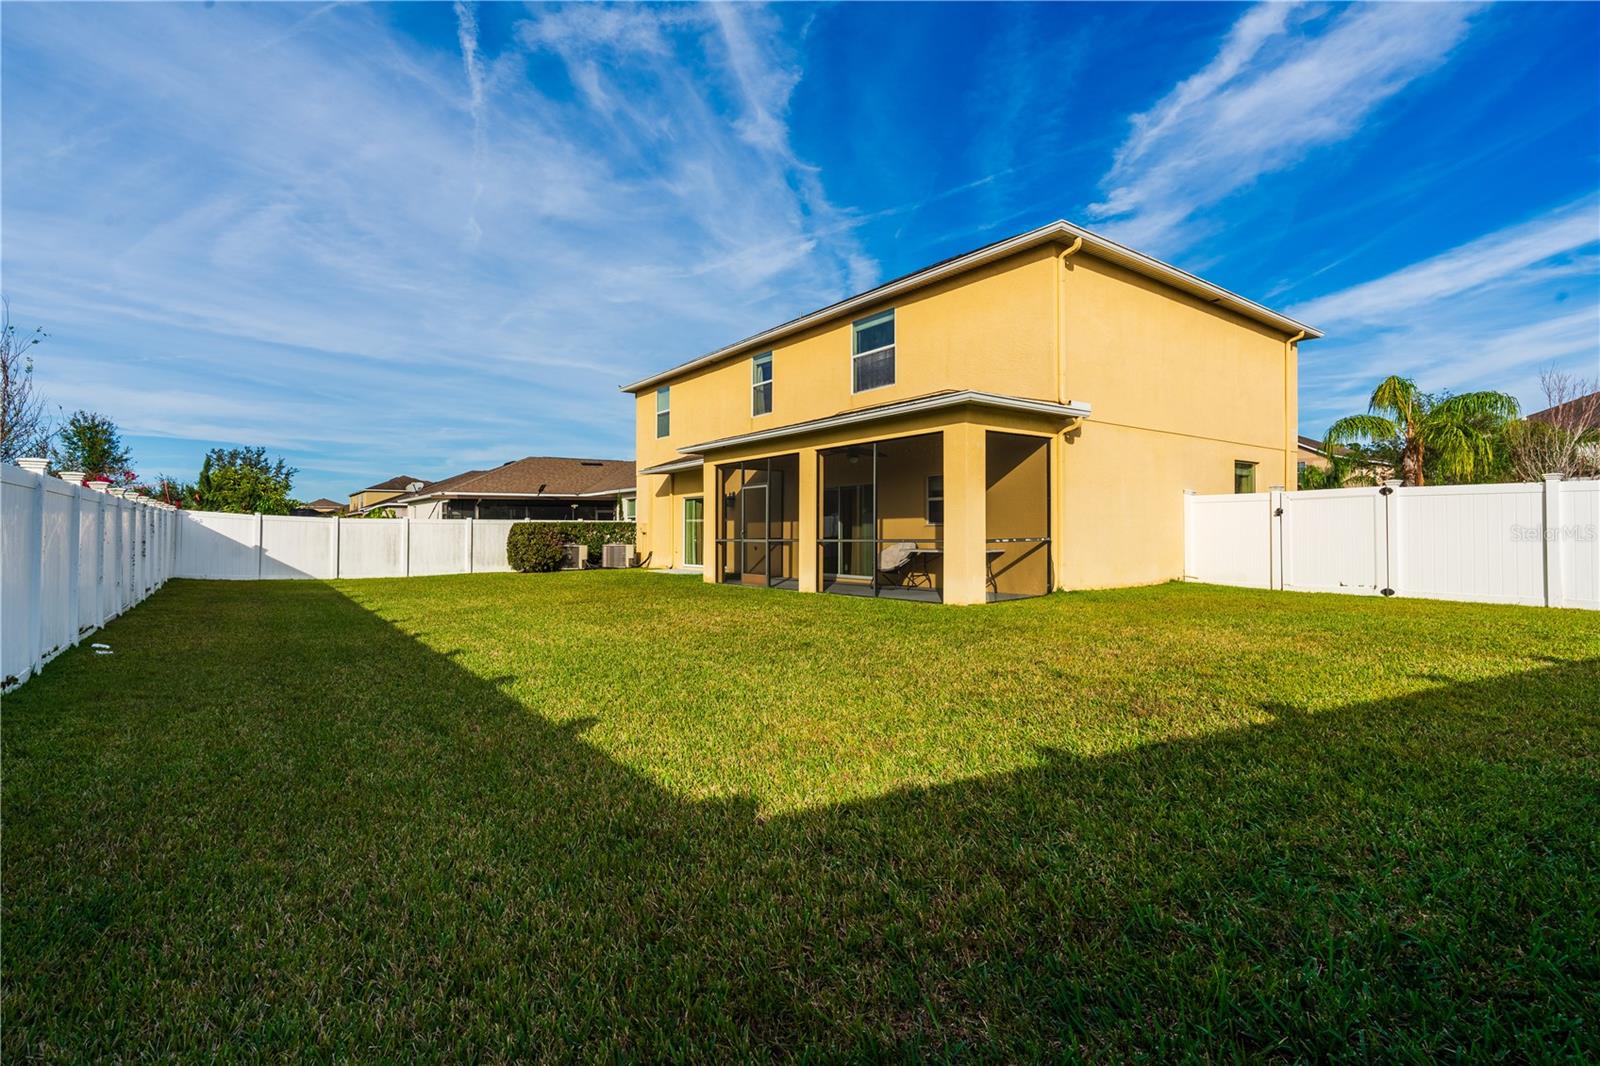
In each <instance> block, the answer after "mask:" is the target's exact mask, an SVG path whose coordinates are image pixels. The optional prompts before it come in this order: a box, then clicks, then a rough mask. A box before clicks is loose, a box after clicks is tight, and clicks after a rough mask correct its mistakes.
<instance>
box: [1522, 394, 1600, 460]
mask: <svg viewBox="0 0 1600 1066" xmlns="http://www.w3.org/2000/svg"><path fill="white" fill-rule="evenodd" d="M1528 421H1530V422H1547V423H1549V424H1550V425H1553V426H1560V427H1561V428H1563V429H1566V430H1568V431H1569V432H1571V433H1574V434H1576V435H1578V436H1579V437H1580V439H1581V438H1582V437H1583V435H1584V434H1591V435H1592V434H1594V433H1595V431H1597V430H1600V392H1589V393H1585V394H1583V395H1582V396H1576V397H1574V398H1572V399H1570V400H1568V401H1566V402H1565V403H1558V404H1556V405H1555V406H1554V407H1546V408H1545V409H1544V410H1542V411H1535V412H1533V414H1531V415H1529V416H1528ZM1577 460H1578V469H1577V471H1576V472H1577V474H1578V475H1579V476H1581V477H1595V476H1597V475H1600V442H1595V441H1594V440H1593V439H1592V436H1591V438H1590V440H1589V442H1588V443H1585V444H1582V445H1580V446H1579V448H1578V454H1577Z"/></svg>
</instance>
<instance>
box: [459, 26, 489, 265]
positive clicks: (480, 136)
mask: <svg viewBox="0 0 1600 1066" xmlns="http://www.w3.org/2000/svg"><path fill="white" fill-rule="evenodd" d="M455 13H456V40H458V41H459V42H460V44H461V64H462V66H463V67H464V68H465V70H466V74H467V90H468V92H469V94H470V95H469V97H468V101H467V107H468V110H470V111H471V112H472V169H473V179H474V180H473V188H472V208H471V210H470V211H469V212H468V213H467V239H468V240H469V241H470V242H471V243H473V244H477V243H478V241H480V240H481V239H482V238H483V227H482V226H480V225H478V201H480V200H482V199H483V176H482V173H481V170H482V167H483V147H484V132H483V111H484V106H483V105H484V99H483V67H482V65H481V64H480V63H479V62H478V16H477V13H476V12H475V11H474V10H473V5H472V4H470V3H463V2H462V0H456V2H455Z"/></svg>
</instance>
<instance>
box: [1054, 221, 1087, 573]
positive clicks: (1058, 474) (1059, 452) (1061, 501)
mask: <svg viewBox="0 0 1600 1066" xmlns="http://www.w3.org/2000/svg"><path fill="white" fill-rule="evenodd" d="M1082 248H1083V238H1082V237H1075V238H1073V241H1072V243H1071V244H1069V245H1068V246H1067V247H1066V248H1063V249H1062V250H1061V251H1060V252H1059V253H1058V254H1057V255H1056V402H1057V403H1066V402H1067V260H1068V259H1071V258H1072V257H1073V256H1075V255H1077V254H1078V252H1079V251H1080V250H1081V249H1082ZM1065 436H1066V435H1065V434H1063V433H1058V434H1056V435H1055V437H1054V439H1053V440H1052V441H1051V443H1050V479H1051V482H1052V483H1051V485H1050V487H1049V494H1050V495H1049V498H1050V502H1051V506H1050V512H1051V513H1050V514H1049V515H1048V516H1047V517H1048V520H1049V525H1048V527H1047V529H1048V532H1049V534H1050V550H1049V564H1050V589H1051V591H1052V592H1053V591H1055V590H1056V589H1060V588H1065V587H1066V581H1065V569H1066V568H1065V559H1066V543H1065V531H1066V528H1067V494H1066V491H1065V488H1064V485H1065V481H1064V479H1063V474H1064V471H1063V467H1065V465H1066V456H1065V454H1064V453H1065V449H1066V445H1065Z"/></svg>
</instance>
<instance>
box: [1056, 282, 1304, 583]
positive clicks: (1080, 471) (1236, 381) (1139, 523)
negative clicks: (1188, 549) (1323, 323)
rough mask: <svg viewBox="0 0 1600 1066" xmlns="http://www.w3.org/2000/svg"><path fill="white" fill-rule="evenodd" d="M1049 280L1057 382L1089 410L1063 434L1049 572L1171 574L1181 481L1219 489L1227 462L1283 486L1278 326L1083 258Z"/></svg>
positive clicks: (1288, 388)
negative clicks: (1055, 291)
mask: <svg viewBox="0 0 1600 1066" xmlns="http://www.w3.org/2000/svg"><path fill="white" fill-rule="evenodd" d="M1062 290H1063V301H1062V308H1063V319H1064V333H1065V346H1064V347H1065V360H1064V368H1063V376H1064V379H1065V390H1064V391H1065V392H1066V394H1067V395H1069V396H1071V397H1072V398H1073V399H1077V400H1083V401H1086V402H1088V403H1090V404H1091V405H1093V414H1092V416H1091V417H1089V418H1087V419H1085V420H1084V421H1083V422H1082V424H1081V425H1080V426H1077V427H1075V428H1074V430H1073V431H1072V432H1070V433H1068V434H1067V435H1065V436H1064V437H1063V446H1062V448H1061V453H1062V460H1061V463H1060V466H1059V475H1058V480H1059V484H1060V486H1061V492H1060V494H1059V499H1060V504H1059V506H1060V508H1061V509H1062V514H1061V516H1060V519H1059V522H1060V527H1061V532H1060V533H1059V534H1058V535H1057V538H1056V539H1057V540H1058V542H1059V545H1058V549H1059V550H1058V552H1057V564H1058V565H1057V581H1058V584H1059V586H1060V587H1063V588H1105V587H1114V586H1118V585H1137V584H1148V583H1152V582H1157V581H1167V580H1172V579H1175V578H1180V577H1182V576H1183V507H1182V494H1183V491H1184V490H1185V489H1192V490H1193V491H1195V492H1232V491H1233V464H1234V463H1235V462H1236V461H1244V462H1253V463H1256V464H1257V469H1256V482H1257V485H1258V487H1259V488H1262V489H1265V488H1267V487H1268V486H1270V485H1285V486H1288V487H1293V486H1294V483H1295V452H1296V449H1297V447H1298V442H1297V440H1296V437H1295V432H1296V431H1295V422H1296V418H1297V412H1296V410H1295V405H1294V401H1295V388H1296V386H1295V383H1294V379H1293V364H1294V360H1293V359H1292V358H1286V341H1287V337H1286V336H1285V335H1284V334H1282V333H1280V332H1276V331H1274V330H1272V329H1269V328H1268V327H1266V326H1263V325H1260V324H1258V323H1255V322H1252V321H1250V320H1248V319H1245V318H1243V317H1241V316H1239V315H1235V314H1233V313H1231V312H1229V311H1225V310H1221V309H1219V308H1215V307H1211V306H1209V305H1207V304H1205V303H1204V302H1203V301H1201V300H1199V299H1198V298H1196V297H1193V296H1189V295H1187V294H1184V293H1180V292H1178V291H1176V290H1173V289H1170V288H1167V287H1165V286H1163V285H1161V284H1159V283H1157V282H1155V281H1151V280H1149V279H1147V278H1144V277H1141V276H1140V275H1137V274H1134V273H1132V272H1130V271H1127V270H1124V269H1121V268H1119V267H1116V266H1113V265H1111V264H1109V263H1105V262H1103V261H1101V260H1097V259H1093V258H1090V257H1082V256H1078V257H1073V258H1071V259H1068V260H1067V265H1066V266H1065V267H1064V268H1063V272H1062ZM1286 369H1287V371H1288V373H1289V377H1288V378H1287V380H1286V377H1285V373H1286Z"/></svg>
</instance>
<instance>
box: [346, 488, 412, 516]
mask: <svg viewBox="0 0 1600 1066" xmlns="http://www.w3.org/2000/svg"><path fill="white" fill-rule="evenodd" d="M404 495H405V493H403V492H399V491H397V490H395V489H364V490H362V491H361V492H356V493H351V495H350V510H352V511H355V510H359V509H360V508H362V507H371V506H372V505H373V504H375V503H382V502H383V501H384V500H393V499H396V498H398V497H400V496H404Z"/></svg>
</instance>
